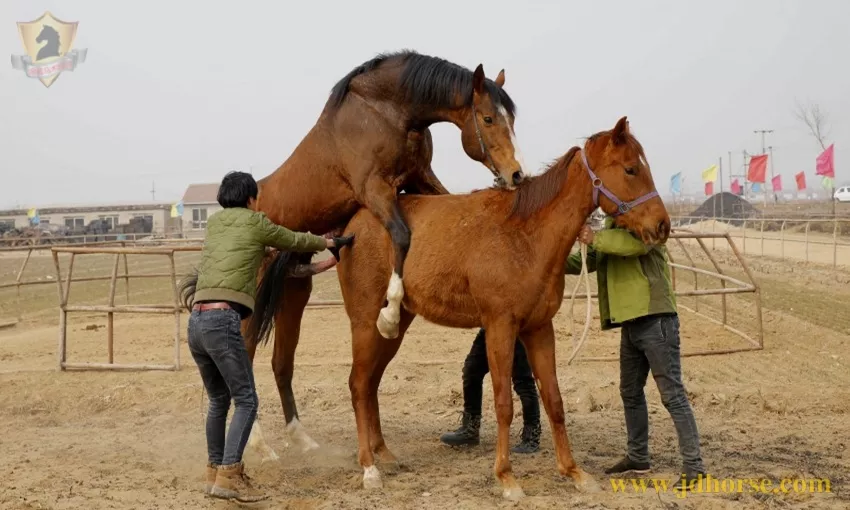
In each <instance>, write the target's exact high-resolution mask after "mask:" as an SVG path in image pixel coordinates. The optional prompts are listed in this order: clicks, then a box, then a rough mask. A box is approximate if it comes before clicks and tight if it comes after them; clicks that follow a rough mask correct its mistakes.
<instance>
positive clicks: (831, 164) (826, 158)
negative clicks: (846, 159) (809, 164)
mask: <svg viewBox="0 0 850 510" xmlns="http://www.w3.org/2000/svg"><path fill="white" fill-rule="evenodd" d="M816 168H817V170H816V171H815V173H816V174H817V175H823V176H824V177H832V178H833V179H834V178H835V144H831V145H830V146H829V147H827V148H826V150H825V151H823V152H822V153H821V155H820V156H818V159H817V160H816Z"/></svg>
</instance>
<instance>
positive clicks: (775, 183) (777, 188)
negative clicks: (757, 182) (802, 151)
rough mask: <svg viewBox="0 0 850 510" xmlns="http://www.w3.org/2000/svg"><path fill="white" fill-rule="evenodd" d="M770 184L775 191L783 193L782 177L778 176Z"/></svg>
mask: <svg viewBox="0 0 850 510" xmlns="http://www.w3.org/2000/svg"><path fill="white" fill-rule="evenodd" d="M770 183H771V184H772V185H773V191H782V176H781V175H777V176H775V177H773V178H772V179H770Z"/></svg>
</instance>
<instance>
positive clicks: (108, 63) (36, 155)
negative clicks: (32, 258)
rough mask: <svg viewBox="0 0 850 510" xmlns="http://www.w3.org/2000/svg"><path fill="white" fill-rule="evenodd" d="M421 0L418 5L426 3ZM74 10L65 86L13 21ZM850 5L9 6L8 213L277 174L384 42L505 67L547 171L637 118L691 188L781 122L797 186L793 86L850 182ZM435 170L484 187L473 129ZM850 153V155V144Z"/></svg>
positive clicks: (166, 195)
mask: <svg viewBox="0 0 850 510" xmlns="http://www.w3.org/2000/svg"><path fill="white" fill-rule="evenodd" d="M414 5H415V7H414ZM45 10H50V11H51V12H52V13H53V14H54V15H55V16H56V17H57V18H59V19H61V20H63V21H79V29H78V33H77V39H76V42H75V44H74V47H75V48H87V49H88V57H87V60H86V62H85V63H83V64H81V65H80V66H79V67H78V68H77V70H76V71H74V72H73V73H71V72H66V73H63V74H62V75H61V76H60V77H59V78H58V80H57V81H56V82H55V83H54V84H53V85H52V86H51V87H50V88H45V87H44V86H43V85H42V84H41V83H39V82H38V81H37V80H34V79H30V78H26V77H25V76H24V74H23V73H22V72H21V71H19V70H14V69H12V67H11V64H10V60H9V56H10V55H12V54H15V55H21V54H23V53H24V49H23V47H22V44H21V41H20V38H19V36H18V33H17V27H16V24H15V23H16V22H18V21H22V22H25V21H31V20H34V19H36V18H38V17H39V16H41V15H42V13H43V12H44V11H45ZM848 20H850V1H847V0H832V1H827V0H805V1H803V0H800V1H794V0H747V1H743V0H711V1H704V0H700V1H696V0H688V1H684V0H665V1H662V0H640V1H634V0H630V1H627V0H619V1H614V0H607V1H605V2H592V1H583V2H573V1H569V2H568V1H551V2H537V1H530V0H529V1H525V0H522V1H502V0H490V1H488V2H485V3H482V2H461V1H458V0H452V1H437V0H428V1H427V2H418V3H416V4H414V3H410V2H401V1H398V0H396V1H381V2H378V1H372V0H358V1H356V2H352V1H340V2H329V1H315V2H272V1H263V2H260V1H247V0H246V1H241V2H216V1H200V0H193V1H189V0H181V1H177V0H168V1H166V0H146V1H135V2H127V1H105V0H97V1H95V0H91V1H72V0H63V1H35V0H2V1H0V48H2V51H0V53H2V54H4V56H3V58H2V59H0V172H2V179H0V208H6V207H14V206H16V205H19V206H20V207H32V206H38V205H42V206H43V205H47V204H85V203H91V202H119V201H129V202H146V201H150V200H151V193H150V189H151V184H152V182H155V186H156V201H158V202H170V201H176V200H178V199H179V198H180V197H181V196H182V193H183V191H184V189H185V187H186V186H187V185H188V184H190V183H194V182H215V181H219V180H220V179H221V177H222V176H223V174H224V173H225V172H226V171H228V170H229V169H234V168H239V169H244V170H248V169H249V167H253V173H254V175H255V176H256V177H258V178H259V177H263V176H265V175H267V174H269V173H270V172H272V171H273V170H274V169H275V168H277V167H278V166H279V165H280V163H282V162H283V161H284V160H285V159H286V158H287V157H288V156H289V155H290V153H291V151H292V150H293V148H294V147H295V146H296V144H297V143H298V142H299V141H300V140H301V138H302V137H303V136H304V135H305V134H306V133H307V131H308V130H309V129H310V128H311V126H312V125H313V124H314V122H315V120H316V118H317V117H318V115H319V113H320V111H321V109H322V107H323V105H324V103H325V100H326V99H327V96H328V93H329V91H330V89H331V87H332V86H333V84H334V83H335V82H336V81H337V80H338V79H339V78H341V77H342V76H344V75H345V74H346V73H348V71H349V70H351V68H353V67H354V66H356V65H358V64H360V63H361V62H363V61H364V60H368V59H370V58H372V57H373V56H374V55H375V54H377V53H379V52H383V51H392V50H398V49H403V48H410V49H415V50H417V51H419V52H422V53H426V54H431V55H435V56H440V57H443V58H446V59H448V60H451V61H453V62H455V63H458V64H461V65H464V66H466V67H468V68H470V69H473V68H474V67H475V66H476V65H477V64H478V63H483V64H484V69H485V72H486V73H487V75H488V76H489V77H491V78H492V77H495V75H496V73H498V71H499V69H501V68H505V70H506V76H507V80H506V85H505V88H506V89H507V91H508V92H509V93H510V94H511V96H512V97H513V98H514V100H515V101H516V103H517V106H518V109H519V113H518V118H517V121H516V131H517V138H518V140H519V144H520V146H521V147H522V151H523V155H524V157H525V161H526V164H528V165H529V166H530V167H533V168H532V170H533V172H535V173H536V172H538V171H539V170H540V169H541V168H542V167H543V165H545V164H546V163H547V162H549V161H551V160H552V159H554V158H556V157H558V156H560V155H561V154H563V153H564V152H566V151H567V150H568V149H569V148H570V147H571V146H573V145H576V144H577V143H580V137H583V136H587V135H590V134H592V133H594V132H596V131H600V130H603V129H610V128H611V127H613V125H614V124H615V122H616V121H617V119H618V118H619V117H620V116H623V115H628V117H629V119H630V121H631V126H632V129H633V131H634V132H635V134H636V135H637V136H638V138H639V139H640V140H641V142H642V143H643V144H644V146H645V148H646V151H647V155H648V159H649V162H650V165H651V166H652V170H653V173H654V175H655V180H656V183H657V187H658V189H659V191H660V192H662V193H663V194H666V193H667V192H668V190H669V178H670V176H671V175H672V174H674V173H676V172H679V171H683V172H684V175H685V176H686V180H685V190H686V191H697V190H699V189H701V187H702V183H701V182H700V172H701V170H703V169H705V168H707V167H708V166H710V165H711V164H713V163H716V162H717V159H718V157H720V156H722V157H723V165H724V168H723V170H724V187H725V189H728V188H729V178H728V175H729V174H728V171H729V168H728V166H727V162H728V160H727V153H728V151H732V153H733V154H732V158H733V164H734V166H735V168H736V170H738V171H740V166H741V163H742V156H741V151H742V150H744V149H746V150H748V151H750V152H757V151H760V149H761V138H760V137H759V136H758V135H755V134H753V130H754V129H773V130H774V133H773V134H772V135H769V136H768V139H767V143H768V145H773V146H774V154H775V163H776V165H775V168H776V171H777V172H778V173H781V174H782V175H783V180H784V184H785V186H786V188H788V187H791V186H793V175H794V174H795V173H796V172H799V171H806V173H807V175H808V179H809V184H810V186H815V185H819V184H818V181H816V179H815V177H814V159H815V157H816V156H817V154H818V153H819V152H820V149H819V147H818V146H817V144H816V142H815V141H814V139H813V138H811V137H810V136H808V135H807V132H806V131H805V129H804V128H803V126H802V125H801V124H800V123H799V122H798V121H797V120H796V119H795V118H794V115H793V108H794V102H795V99H800V100H803V101H806V100H811V101H815V102H818V103H819V104H820V105H821V106H822V108H823V109H825V110H826V111H828V112H829V114H830V117H831V137H830V140H831V141H834V142H835V145H836V162H837V173H838V175H837V177H838V178H837V181H839V182H844V181H847V180H850V169H848V167H847V165H844V164H843V162H844V161H848V160H850V159H845V156H844V154H848V153H850V123H848V121H849V120H850V100H849V99H848V94H850V68H848V62H850V30H848V27H847V22H848ZM432 130H433V133H434V144H435V149H434V162H433V166H434V169H435V171H436V173H437V175H438V176H439V177H440V179H441V180H442V181H443V182H444V183H445V184H446V185H447V186H448V188H449V189H450V190H451V191H453V192H462V191H468V190H470V189H474V188H478V187H486V186H488V185H489V184H490V183H491V182H492V176H491V175H490V173H489V172H488V171H487V170H486V169H485V168H484V167H483V166H481V165H480V164H478V163H474V162H472V161H470V160H469V159H468V158H467V157H466V156H465V154H464V153H463V150H462V148H461V144H460V136H459V131H458V130H457V128H455V127H454V126H451V125H448V124H439V125H436V126H434V127H433V128H432ZM847 158H850V156H847Z"/></svg>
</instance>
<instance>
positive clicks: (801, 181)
mask: <svg viewBox="0 0 850 510" xmlns="http://www.w3.org/2000/svg"><path fill="white" fill-rule="evenodd" d="M794 179H795V180H796V181H797V191H803V190H804V189H806V173H805V172H800V173H798V174H797V175H795V176H794Z"/></svg>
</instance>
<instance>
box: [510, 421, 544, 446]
mask: <svg viewBox="0 0 850 510" xmlns="http://www.w3.org/2000/svg"><path fill="white" fill-rule="evenodd" d="M539 449H540V422H539V421H538V422H536V423H534V424H526V425H524V426H523V427H522V434H521V435H520V441H519V444H517V445H516V446H514V447H513V448H511V452H512V453H534V452H536V451H537V450H539Z"/></svg>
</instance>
